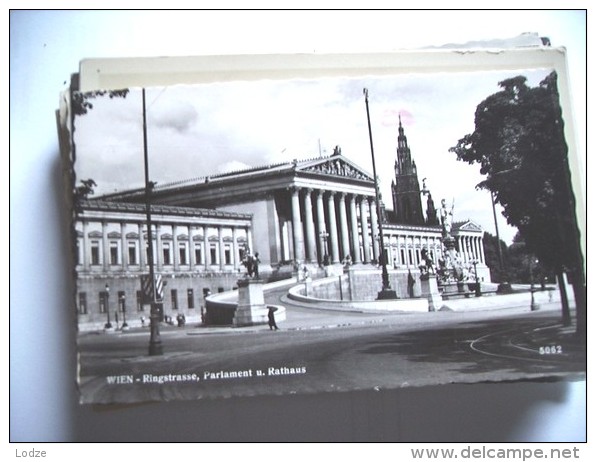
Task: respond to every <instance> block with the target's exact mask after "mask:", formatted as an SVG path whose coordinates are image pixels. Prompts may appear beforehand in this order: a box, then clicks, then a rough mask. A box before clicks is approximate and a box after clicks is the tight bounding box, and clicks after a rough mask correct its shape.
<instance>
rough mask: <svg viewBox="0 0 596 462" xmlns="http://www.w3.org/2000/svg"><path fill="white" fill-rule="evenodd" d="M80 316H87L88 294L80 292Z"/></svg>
mask: <svg viewBox="0 0 596 462" xmlns="http://www.w3.org/2000/svg"><path fill="white" fill-rule="evenodd" d="M79 314H87V293H86V292H79Z"/></svg>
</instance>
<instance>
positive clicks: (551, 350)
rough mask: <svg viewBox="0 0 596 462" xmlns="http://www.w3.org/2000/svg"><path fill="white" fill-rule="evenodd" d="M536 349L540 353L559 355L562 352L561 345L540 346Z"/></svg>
mask: <svg viewBox="0 0 596 462" xmlns="http://www.w3.org/2000/svg"><path fill="white" fill-rule="evenodd" d="M538 351H539V352H540V354H541V355H560V354H561V353H563V347H562V346H561V345H549V346H541V347H540V349H539V350H538Z"/></svg>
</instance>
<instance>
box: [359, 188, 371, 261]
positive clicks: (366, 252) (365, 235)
mask: <svg viewBox="0 0 596 462" xmlns="http://www.w3.org/2000/svg"><path fill="white" fill-rule="evenodd" d="M367 202H368V200H367V198H366V197H363V198H361V199H360V223H361V225H362V247H363V250H364V263H370V238H369V236H368V218H367V217H366V204H367Z"/></svg>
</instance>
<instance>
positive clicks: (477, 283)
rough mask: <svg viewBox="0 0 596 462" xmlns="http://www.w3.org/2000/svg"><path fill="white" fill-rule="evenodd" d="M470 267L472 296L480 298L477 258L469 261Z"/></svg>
mask: <svg viewBox="0 0 596 462" xmlns="http://www.w3.org/2000/svg"><path fill="white" fill-rule="evenodd" d="M467 247H468V255H469V254H470V250H471V249H470V245H469V244H468V246H467ZM471 263H472V265H474V281H475V284H474V295H475V296H476V297H482V292H481V291H480V280H479V279H478V268H477V265H478V259H477V258H472V261H471Z"/></svg>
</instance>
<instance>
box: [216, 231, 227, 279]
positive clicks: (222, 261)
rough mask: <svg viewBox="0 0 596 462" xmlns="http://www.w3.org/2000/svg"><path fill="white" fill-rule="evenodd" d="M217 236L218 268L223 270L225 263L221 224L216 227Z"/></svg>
mask: <svg viewBox="0 0 596 462" xmlns="http://www.w3.org/2000/svg"><path fill="white" fill-rule="evenodd" d="M217 237H218V241H219V269H220V270H222V271H223V269H224V268H225V265H226V255H225V245H224V239H223V226H218V227H217Z"/></svg>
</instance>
